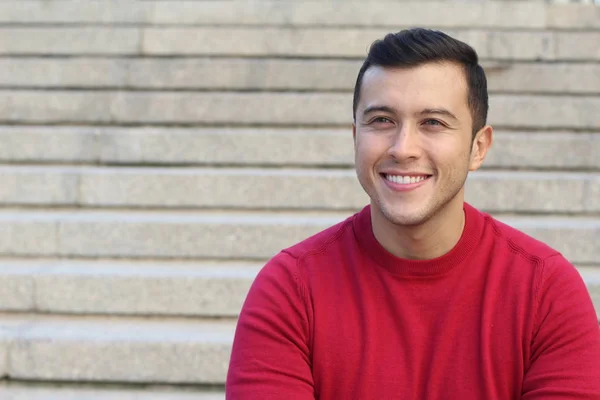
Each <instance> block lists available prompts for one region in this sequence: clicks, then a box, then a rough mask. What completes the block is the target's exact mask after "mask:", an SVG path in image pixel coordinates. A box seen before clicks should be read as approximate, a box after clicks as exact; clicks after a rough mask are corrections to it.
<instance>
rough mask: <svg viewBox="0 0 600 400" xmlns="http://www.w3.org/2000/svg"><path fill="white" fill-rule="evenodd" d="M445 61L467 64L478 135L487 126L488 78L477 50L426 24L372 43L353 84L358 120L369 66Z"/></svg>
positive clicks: (393, 66) (475, 130) (397, 65)
mask: <svg viewBox="0 0 600 400" xmlns="http://www.w3.org/2000/svg"><path fill="white" fill-rule="evenodd" d="M444 61H447V62H454V63H457V64H460V65H462V66H463V68H464V71H465V77H466V79H467V87H468V99H467V102H468V105H469V107H470V108H471V116H472V118H473V135H475V134H476V133H477V132H478V131H479V130H480V129H481V128H483V127H484V126H485V124H486V120H487V113H488V92H487V79H486V77H485V72H484V70H483V68H482V67H481V65H479V58H478V56H477V52H476V51H475V50H474V49H473V48H472V47H471V46H469V45H468V44H466V43H464V42H461V41H460V40H457V39H454V38H452V37H450V36H448V35H447V34H445V33H443V32H440V31H436V30H431V29H424V28H412V29H406V30H402V31H400V32H397V33H389V34H387V35H386V36H385V37H384V38H383V39H379V40H376V41H375V42H374V43H373V44H372V45H371V47H370V49H369V54H368V55H367V58H366V59H365V61H364V63H363V65H362V67H361V68H360V71H359V73H358V78H357V79H356V85H355V86H354V101H353V105H352V108H353V113H352V115H353V116H354V119H355V120H356V108H357V107H358V102H359V100H360V87H361V84H362V80H363V76H364V74H365V72H366V71H367V69H369V68H370V67H372V66H380V67H384V68H385V67H391V68H411V67H417V66H419V65H423V64H426V63H430V62H444Z"/></svg>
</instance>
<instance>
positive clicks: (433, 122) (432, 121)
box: [425, 119, 444, 126]
mask: <svg viewBox="0 0 600 400" xmlns="http://www.w3.org/2000/svg"><path fill="white" fill-rule="evenodd" d="M425 125H432V126H442V125H444V124H442V123H441V122H440V121H438V120H437V119H428V120H427V121H425Z"/></svg>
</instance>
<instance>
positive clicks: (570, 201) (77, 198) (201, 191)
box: [0, 166, 600, 213]
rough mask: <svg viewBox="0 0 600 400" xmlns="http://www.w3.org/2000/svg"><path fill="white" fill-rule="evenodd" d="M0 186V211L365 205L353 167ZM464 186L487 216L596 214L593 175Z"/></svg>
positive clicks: (55, 170)
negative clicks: (20, 208) (18, 208)
mask: <svg viewBox="0 0 600 400" xmlns="http://www.w3.org/2000/svg"><path fill="white" fill-rule="evenodd" d="M0 180H2V182H4V184H3V185H2V186H0V205H4V206H7V205H8V206H15V205H17V206H18V205H28V206H30V205H36V206H40V205H41V206H73V207H74V206H80V207H81V206H82V207H119V208H221V209H223V208H237V209H268V210H274V209H305V210H358V209H360V208H362V207H363V206H364V205H365V204H367V203H368V197H367V195H366V194H365V192H364V190H363V189H362V188H361V186H360V184H359V183H358V179H357V178H356V172H355V170H354V169H325V170H322V169H289V168H287V169H281V168H278V169H273V168H268V169H267V168H132V167H62V166H61V167H55V166H37V167H30V166H27V167H23V166H0ZM466 187H467V190H466V196H467V197H466V199H467V201H468V202H470V203H472V204H473V205H474V206H476V207H477V208H480V209H482V210H484V211H487V212H518V213H525V212H528V213H598V212H600V202H598V200H597V199H598V198H600V173H580V172H577V173H571V172H523V171H518V172H501V171H478V172H475V173H472V174H470V176H469V179H468V180H467V186H466ZM267 194H268V195H267Z"/></svg>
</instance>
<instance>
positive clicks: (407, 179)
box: [381, 174, 431, 185]
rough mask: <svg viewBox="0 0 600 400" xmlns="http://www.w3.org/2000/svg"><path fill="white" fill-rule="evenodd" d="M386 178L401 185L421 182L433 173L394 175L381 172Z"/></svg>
mask: <svg viewBox="0 0 600 400" xmlns="http://www.w3.org/2000/svg"><path fill="white" fill-rule="evenodd" d="M381 175H382V176H383V178H384V179H386V180H388V181H390V182H393V183H397V184H399V185H409V184H411V183H419V182H422V181H424V180H425V179H427V178H429V177H430V176H431V175H392V174H381Z"/></svg>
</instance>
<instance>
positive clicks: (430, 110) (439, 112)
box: [419, 108, 458, 121]
mask: <svg viewBox="0 0 600 400" xmlns="http://www.w3.org/2000/svg"><path fill="white" fill-rule="evenodd" d="M431 114H437V115H445V116H446V117H449V118H452V119H453V120H455V121H458V118H457V117H456V115H454V114H452V113H451V112H450V111H448V110H446V109H445V108H426V109H424V110H422V111H421V112H420V113H419V115H431Z"/></svg>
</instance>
